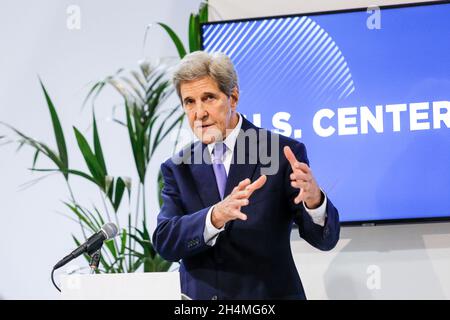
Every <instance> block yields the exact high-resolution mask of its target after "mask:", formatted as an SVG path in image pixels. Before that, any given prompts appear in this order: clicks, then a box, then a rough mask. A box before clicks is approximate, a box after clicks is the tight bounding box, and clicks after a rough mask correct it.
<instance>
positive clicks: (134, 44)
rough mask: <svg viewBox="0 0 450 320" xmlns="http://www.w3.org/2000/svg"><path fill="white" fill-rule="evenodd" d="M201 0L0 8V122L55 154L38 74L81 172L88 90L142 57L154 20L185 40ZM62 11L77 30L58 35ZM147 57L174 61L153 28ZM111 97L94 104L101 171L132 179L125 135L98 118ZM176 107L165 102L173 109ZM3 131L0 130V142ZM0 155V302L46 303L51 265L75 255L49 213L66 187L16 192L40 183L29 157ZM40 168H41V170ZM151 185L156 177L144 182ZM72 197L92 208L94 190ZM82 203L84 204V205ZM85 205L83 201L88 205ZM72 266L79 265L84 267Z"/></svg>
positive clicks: (4, 150)
mask: <svg viewBox="0 0 450 320" xmlns="http://www.w3.org/2000/svg"><path fill="white" fill-rule="evenodd" d="M199 3H200V1H199V0H186V1H178V0H135V1H132V2H120V1H107V0H97V1H88V0H70V1H68V0H41V1H23V0H22V1H2V2H0V39H1V40H0V121H4V122H7V123H10V124H12V125H14V126H16V127H18V128H20V129H23V130H24V131H25V132H26V133H27V134H29V135H30V136H32V137H35V138H39V139H41V140H43V141H45V142H48V143H49V144H50V145H51V146H52V147H54V146H55V143H54V141H53V138H52V137H53V133H52V129H51V122H50V117H49V114H48V111H47V107H46V104H45V101H44V98H43V95H42V92H41V89H40V87H39V83H38V80H37V74H39V75H40V76H41V78H42V79H43V81H44V82H45V84H46V86H47V89H48V90H49V93H50V95H51V97H52V98H53V100H54V102H55V104H56V107H57V109H58V110H59V113H60V117H61V122H62V123H63V126H64V129H65V134H66V138H67V140H68V143H69V147H68V149H69V154H70V155H71V158H70V161H71V163H72V164H73V165H74V167H78V168H81V169H85V166H84V164H83V161H82V159H81V155H80V153H79V152H78V150H77V147H76V142H75V140H74V138H73V132H72V131H71V130H72V129H71V126H72V125H76V126H77V127H79V128H80V129H81V130H82V131H83V132H86V133H87V134H89V136H88V137H89V139H91V138H90V137H91V132H90V131H88V130H87V129H88V123H89V121H90V118H91V115H90V114H91V113H90V109H89V108H86V109H85V110H84V111H83V112H82V111H81V103H82V101H83V98H84V96H85V94H86V93H87V86H86V85H87V84H88V82H90V81H93V80H100V79H101V78H103V77H104V76H107V75H109V74H112V73H113V72H115V71H116V70H117V69H118V68H119V67H128V68H134V67H136V66H137V64H136V62H137V61H138V60H139V59H141V58H142V57H143V50H142V42H143V36H144V31H145V27H146V25H147V24H149V23H151V22H155V21H162V22H165V23H167V24H169V25H170V26H172V27H173V28H174V29H175V31H176V32H177V33H179V34H180V36H182V37H183V39H186V36H187V23H188V17H189V14H190V12H194V11H196V10H197V8H198V5H199ZM69 5H78V6H79V8H80V10H81V29H80V30H69V29H67V27H66V20H67V17H68V14H67V13H66V10H67V8H68V6H69ZM149 42H150V43H149V45H148V46H147V48H146V50H145V55H146V56H150V57H156V56H166V55H169V56H176V55H177V53H176V50H175V47H174V46H173V45H172V43H171V41H170V40H169V39H168V37H167V36H166V35H165V33H163V31H161V30H160V29H157V28H156V29H153V30H152V31H151V32H150V34H149ZM120 101H121V100H120V99H119V97H118V95H117V94H114V93H112V92H109V93H107V94H105V95H104V97H103V98H101V99H100V100H99V105H98V108H97V115H98V121H99V129H100V134H101V138H102V140H103V144H104V145H106V147H105V150H104V151H105V154H106V157H107V162H108V163H110V167H109V171H110V172H111V173H112V174H113V175H115V176H118V175H125V176H132V177H134V178H135V175H134V171H133V170H134V166H132V165H131V164H132V163H133V160H132V158H131V151H130V147H129V143H128V141H127V138H126V133H125V132H124V131H122V130H123V129H122V128H120V127H119V126H118V125H117V124H114V123H111V122H109V121H107V120H106V118H107V117H109V116H110V115H111V107H112V105H113V104H114V103H119V102H120ZM173 102H174V101H172V103H173ZM2 133H5V130H4V129H3V128H0V135H1V134H2ZM14 149H15V147H13V146H6V147H1V148H0V155H1V156H0V262H1V263H0V296H1V297H3V298H25V299H28V298H43V299H46V298H54V297H56V296H57V295H56V290H55V289H54V288H53V287H52V285H51V282H50V270H51V267H52V266H53V265H54V263H55V262H56V261H57V260H59V259H60V258H61V257H63V256H64V255H65V254H67V253H68V251H69V250H71V249H72V248H73V243H72V240H71V237H70V234H71V233H76V234H78V235H79V234H80V232H79V228H78V226H77V225H76V224H75V223H74V222H72V221H70V220H68V219H67V218H65V217H62V216H61V215H59V214H58V213H57V212H65V213H67V211H66V210H65V209H64V207H63V205H62V203H61V201H63V200H68V192H67V189H66V187H65V184H64V181H63V179H62V178H61V177H59V176H54V177H49V178H48V179H46V180H43V181H42V182H41V183H39V184H37V185H35V186H34V187H32V188H29V189H26V190H24V191H18V189H19V186H20V185H21V184H22V183H25V182H27V181H30V180H32V179H34V178H36V177H39V176H41V175H39V174H33V175H32V174H30V173H29V172H28V171H27V168H29V167H30V166H31V162H32V156H33V154H32V152H31V151H30V149H27V148H24V149H23V151H22V152H20V153H19V154H15V153H14ZM170 154H171V151H170V150H168V149H166V150H161V152H159V154H158V155H157V156H156V158H155V161H154V162H153V163H152V164H151V169H150V170H152V171H156V169H157V168H158V167H159V163H160V162H161V161H162V159H163V158H166V157H168V156H169V155H170ZM47 164H48V162H46V161H42V162H41V163H40V167H46V166H47ZM149 179H155V176H154V175H149ZM74 185H75V193H76V194H77V195H79V198H81V199H84V200H87V201H90V200H92V201H94V202H98V199H99V197H98V192H97V191H96V190H94V189H91V188H87V189H86V188H85V187H84V186H85V185H86V184H85V183H83V182H82V181H80V180H79V179H74ZM151 185H152V186H153V188H152V189H150V190H148V192H147V193H148V195H147V196H148V202H149V203H150V205H149V211H150V212H152V215H151V216H149V222H150V223H149V224H150V228H152V227H153V225H154V224H155V217H156V213H157V211H156V209H157V206H156V190H155V188H154V184H151ZM83 203H86V202H83ZM87 203H89V202H87ZM75 263H77V264H79V265H84V264H85V262H84V261H83V259H81V258H80V259H78V260H77V261H76V262H75Z"/></svg>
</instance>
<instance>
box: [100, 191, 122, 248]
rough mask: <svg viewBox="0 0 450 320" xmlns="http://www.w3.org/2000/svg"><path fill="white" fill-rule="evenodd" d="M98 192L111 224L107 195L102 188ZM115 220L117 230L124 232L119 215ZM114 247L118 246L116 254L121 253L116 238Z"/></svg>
mask: <svg viewBox="0 0 450 320" xmlns="http://www.w3.org/2000/svg"><path fill="white" fill-rule="evenodd" d="M98 190H99V192H100V198H102V202H103V206H104V207H105V211H106V215H107V216H108V222H111V216H110V214H109V210H108V206H107V205H106V201H105V197H106V194H104V193H103V192H102V190H101V189H100V188H99V189H98ZM115 220H116V224H117V228H118V230H119V232H120V230H122V229H120V224H119V220H118V218H117V214H115ZM114 245H115V246H116V252H119V246H118V245H117V238H116V237H114Z"/></svg>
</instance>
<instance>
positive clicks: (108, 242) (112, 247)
mask: <svg viewBox="0 0 450 320" xmlns="http://www.w3.org/2000/svg"><path fill="white" fill-rule="evenodd" d="M104 243H105V245H106V247H107V248H108V249H109V251H110V252H111V254H112V255H113V257H114V258H115V259H117V251H116V246H115V244H114V239H109V240H106V241H105V242H104Z"/></svg>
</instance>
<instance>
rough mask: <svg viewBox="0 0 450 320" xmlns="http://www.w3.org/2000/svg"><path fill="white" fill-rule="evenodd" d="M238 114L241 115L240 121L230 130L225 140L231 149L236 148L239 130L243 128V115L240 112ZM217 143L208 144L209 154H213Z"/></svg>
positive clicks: (228, 148)
mask: <svg viewBox="0 0 450 320" xmlns="http://www.w3.org/2000/svg"><path fill="white" fill-rule="evenodd" d="M237 115H238V117H239V121H238V123H237V125H236V127H234V129H233V130H232V131H231V132H230V134H229V135H228V136H227V137H226V138H225V140H224V141H223V143H225V145H226V146H227V150H231V151H233V150H234V146H235V144H236V140H237V137H238V135H239V131H240V130H241V126H242V115H241V114H240V113H237ZM215 145H216V143H215V142H213V143H210V144H208V150H209V154H212V152H213V150H214V146H215Z"/></svg>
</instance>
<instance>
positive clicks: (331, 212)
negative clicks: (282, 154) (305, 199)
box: [285, 143, 340, 251]
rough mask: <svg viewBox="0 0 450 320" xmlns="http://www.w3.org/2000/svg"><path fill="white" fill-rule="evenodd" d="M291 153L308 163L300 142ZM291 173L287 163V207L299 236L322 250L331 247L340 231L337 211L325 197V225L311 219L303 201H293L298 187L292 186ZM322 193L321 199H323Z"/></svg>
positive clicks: (335, 242) (333, 245)
mask: <svg viewBox="0 0 450 320" xmlns="http://www.w3.org/2000/svg"><path fill="white" fill-rule="evenodd" d="M292 151H293V153H294V154H295V156H296V158H297V160H299V161H300V162H304V163H306V164H307V165H309V160H308V156H307V152H306V147H305V145H304V144H302V143H297V144H296V145H295V146H294V147H293V150H292ZM291 173H292V168H291V166H290V165H289V163H288V165H287V170H286V174H285V183H286V188H287V190H288V191H287V193H288V201H289V208H290V210H291V212H292V213H293V215H294V222H295V223H296V224H297V225H298V230H299V234H300V237H302V238H303V239H305V240H306V241H307V242H308V243H309V244H311V245H312V246H314V247H315V248H318V249H320V250H323V251H327V250H331V249H333V248H334V247H335V246H336V244H337V242H338V240H339V233H340V224H339V213H338V210H337V209H336V208H335V207H334V205H333V203H332V202H331V200H330V199H329V198H328V197H327V199H326V218H325V225H324V226H323V227H322V226H320V225H318V224H316V223H314V221H313V220H312V218H311V216H310V215H309V214H308V212H306V210H305V208H304V206H303V203H299V204H298V205H296V204H295V203H294V199H295V197H296V196H297V195H298V193H299V189H297V188H293V187H292V186H291V183H290V178H289V176H290V174H291ZM324 198H325V197H324V195H323V199H324Z"/></svg>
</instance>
